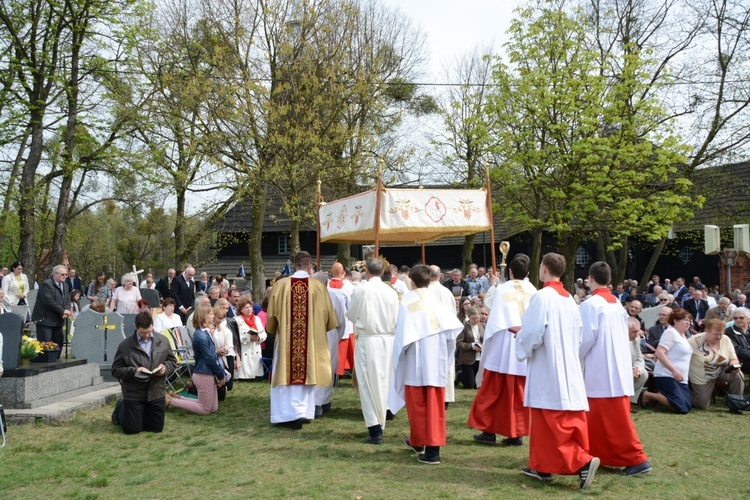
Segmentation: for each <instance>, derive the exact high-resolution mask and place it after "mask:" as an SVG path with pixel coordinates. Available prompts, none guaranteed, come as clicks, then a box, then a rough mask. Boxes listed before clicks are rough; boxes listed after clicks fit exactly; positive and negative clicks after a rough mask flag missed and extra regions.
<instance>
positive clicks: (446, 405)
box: [445, 402, 450, 410]
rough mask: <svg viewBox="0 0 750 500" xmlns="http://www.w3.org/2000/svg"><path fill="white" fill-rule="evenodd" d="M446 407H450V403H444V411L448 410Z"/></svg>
mask: <svg viewBox="0 0 750 500" xmlns="http://www.w3.org/2000/svg"><path fill="white" fill-rule="evenodd" d="M448 405H450V403H447V402H446V403H445V409H446V410H447V409H448Z"/></svg>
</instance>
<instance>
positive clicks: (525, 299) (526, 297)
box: [503, 280, 531, 316]
mask: <svg viewBox="0 0 750 500" xmlns="http://www.w3.org/2000/svg"><path fill="white" fill-rule="evenodd" d="M511 283H513V288H514V290H513V291H510V292H505V293H504V294H503V300H504V301H505V302H515V303H516V304H517V305H518V315H519V316H523V313H524V311H526V308H527V307H528V306H529V301H530V300H531V294H530V293H528V292H526V291H524V289H523V287H522V286H521V282H520V281H517V280H513V281H511Z"/></svg>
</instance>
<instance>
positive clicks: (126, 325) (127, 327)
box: [122, 314, 137, 337]
mask: <svg viewBox="0 0 750 500" xmlns="http://www.w3.org/2000/svg"><path fill="white" fill-rule="evenodd" d="M136 316H137V314H123V315H122V331H123V333H124V334H125V336H126V337H127V336H128V335H133V334H134V333H135V317H136Z"/></svg>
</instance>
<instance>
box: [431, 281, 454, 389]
mask: <svg viewBox="0 0 750 500" xmlns="http://www.w3.org/2000/svg"><path fill="white" fill-rule="evenodd" d="M427 291H428V292H429V293H430V294H432V296H433V297H435V298H436V299H437V300H439V301H440V303H441V304H442V307H444V308H445V310H446V311H448V312H449V313H451V314H453V315H454V316H455V311H456V298H455V297H454V296H453V294H452V293H451V292H450V290H448V289H447V288H445V287H444V286H443V285H441V284H440V281H430V284H429V285H428V286H427ZM456 319H458V318H456ZM451 356H455V351H454V352H453V353H451ZM451 359H453V358H451ZM455 381H456V363H455V360H454V362H453V363H451V364H450V367H449V369H448V381H447V383H446V384H445V402H446V403H453V402H454V401H455V400H456V384H455Z"/></svg>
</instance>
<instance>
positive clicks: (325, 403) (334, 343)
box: [312, 271, 348, 418]
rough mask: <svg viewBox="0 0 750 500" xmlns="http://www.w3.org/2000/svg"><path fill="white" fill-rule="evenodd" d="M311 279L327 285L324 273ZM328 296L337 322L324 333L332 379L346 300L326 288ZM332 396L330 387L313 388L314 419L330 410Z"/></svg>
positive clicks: (344, 315) (316, 274)
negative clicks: (329, 354) (329, 357)
mask: <svg viewBox="0 0 750 500" xmlns="http://www.w3.org/2000/svg"><path fill="white" fill-rule="evenodd" d="M312 278H313V279H316V280H318V281H320V282H321V283H323V284H324V285H327V284H328V273H326V272H325V271H318V272H317V273H315V274H313V275H312ZM328 295H329V296H330V297H331V303H332V304H333V310H334V312H335V314H336V320H337V321H338V322H339V324H338V326H336V328H334V329H332V330H329V331H328V332H326V335H327V337H328V349H329V352H330V353H331V377H332V378H333V377H334V375H335V374H336V365H337V364H338V359H339V358H338V350H339V341H340V340H341V339H342V338H343V337H344V331H345V330H346V323H347V320H346V309H347V304H348V302H347V301H348V298H347V296H346V294H344V292H342V291H341V290H340V289H336V288H328ZM332 396H333V386H332V385H325V386H320V385H319V386H315V418H320V417H322V416H323V413H324V412H327V411H329V410H330V409H331V397H332Z"/></svg>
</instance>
